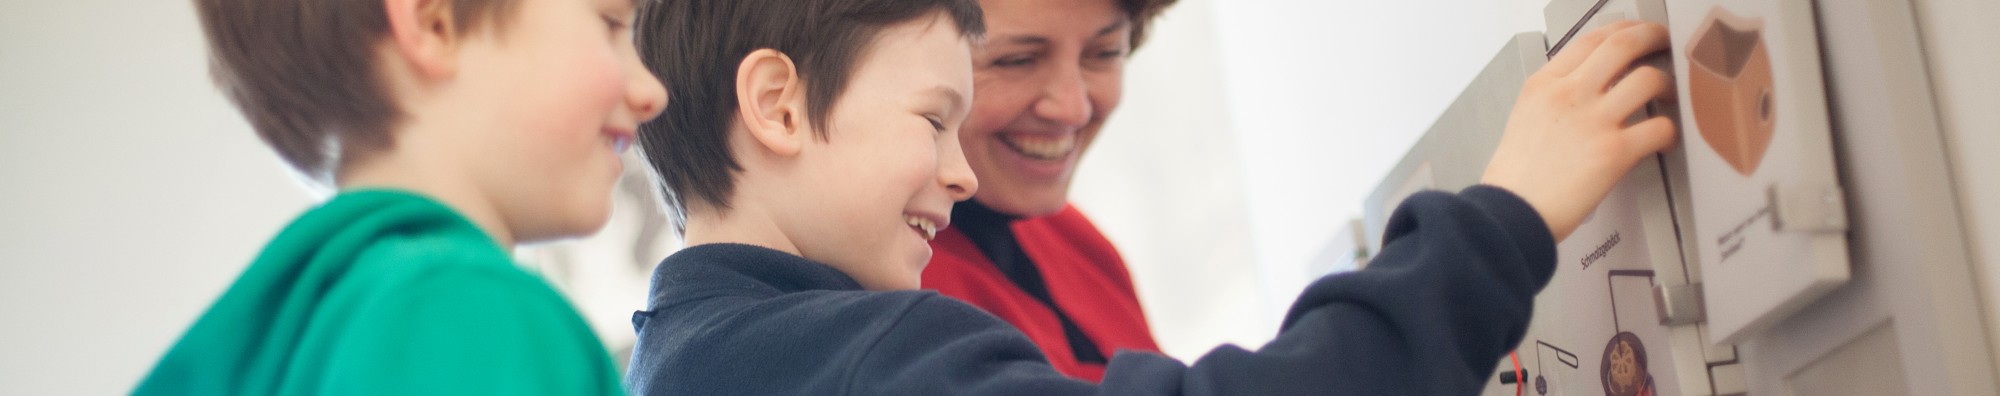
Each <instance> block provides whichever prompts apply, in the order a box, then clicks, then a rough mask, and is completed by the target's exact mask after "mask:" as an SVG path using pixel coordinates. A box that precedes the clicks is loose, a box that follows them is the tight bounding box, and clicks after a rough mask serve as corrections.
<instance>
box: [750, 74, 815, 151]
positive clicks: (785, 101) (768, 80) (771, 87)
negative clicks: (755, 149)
mask: <svg viewBox="0 0 2000 396" xmlns="http://www.w3.org/2000/svg"><path fill="white" fill-rule="evenodd" d="M802 82H803V80H801V79H800V78H799V70H798V68H797V67H796V65H794V64H792V58H791V57H789V56H785V53H783V52H778V51H777V50H773V49H769V48H765V49H759V50H756V51H752V52H750V55H749V56H745V57H744V58H743V63H742V64H741V65H738V66H737V69H736V112H737V116H738V118H740V119H741V120H742V122H743V126H744V129H747V130H749V131H750V136H751V138H753V139H756V141H757V144H758V145H760V146H763V147H764V148H765V149H767V150H771V151H772V152H773V153H776V154H778V155H783V156H791V155H796V154H798V152H799V150H800V149H802V148H804V147H805V144H806V139H811V136H812V131H810V130H809V129H808V128H806V126H805V125H804V124H805V117H806V113H805V100H804V98H805V95H803V94H804V93H805V86H804V85H803V84H801V83H802Z"/></svg>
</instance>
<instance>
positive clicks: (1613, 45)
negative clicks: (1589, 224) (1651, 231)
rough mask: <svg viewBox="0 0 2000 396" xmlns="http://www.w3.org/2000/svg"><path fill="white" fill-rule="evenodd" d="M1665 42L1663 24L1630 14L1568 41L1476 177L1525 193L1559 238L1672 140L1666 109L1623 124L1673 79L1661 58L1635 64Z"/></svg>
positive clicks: (1526, 94) (1526, 90) (1532, 79)
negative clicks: (1642, 20)
mask: <svg viewBox="0 0 2000 396" xmlns="http://www.w3.org/2000/svg"><path fill="white" fill-rule="evenodd" d="M1666 48H1667V28H1666V27H1664V26H1660V25H1659V24H1656V23H1640V22H1633V21H1623V22H1617V23H1613V24H1611V25H1609V26H1605V27H1602V28H1599V29H1597V30H1594V31H1591V32H1590V33H1588V34H1585V35H1583V36H1581V37H1578V38H1577V39H1576V40H1574V41H1571V42H1570V43H1569V45H1568V47H1567V48H1564V49H1563V51H1562V52H1561V53H1559V54H1557V55H1556V57H1555V58H1554V59H1550V60H1549V63H1548V64H1547V65H1545V66H1542V69H1541V71H1537V72H1535V75H1533V76H1529V77H1528V81H1527V84H1526V85H1525V86H1523V87H1522V89H1521V96H1520V99H1518V100H1516V101H1515V105H1514V113H1513V114H1512V115H1511V116H1510V117H1509V118H1508V119H1507V132H1506V135H1504V136H1502V137H1501V138H1500V147H1499V149H1498V150H1496V151H1494V153H1493V161H1492V162H1490V163H1488V164H1487V165H1486V175H1485V176H1484V177H1482V178H1481V180H1480V182H1482V183H1485V184H1488V185H1493V186H1497V187H1500V188H1504V189H1506V190H1508V191H1511V192H1513V193H1514V194H1515V195H1519V196H1521V198H1522V199H1525V200H1527V201H1528V204H1529V205H1531V206H1534V207H1535V210H1536V211H1538V212H1541V215H1542V220H1543V221H1546V222H1547V223H1548V226H1549V231H1550V232H1551V233H1554V234H1555V237H1556V240H1557V241H1561V240H1563V238H1567V237H1569V233H1570V232H1571V231H1575V230H1576V227H1577V225H1578V224H1580V223H1582V221H1583V217H1584V216H1585V215H1588V214H1589V213H1590V211H1591V210H1593V209H1595V208H1596V207H1597V204H1598V202H1599V201H1602V200H1604V196H1605V195H1606V194H1609V193H1610V192H1611V187H1612V186H1613V185H1615V184H1617V182H1618V179H1619V178H1621V177H1624V175H1625V173H1626V172H1628V171H1630V170H1631V169H1632V166H1633V165H1634V164H1637V163H1638V161H1639V160H1640V159H1642V158H1645V157H1646V156H1648V155H1652V154H1653V153H1656V152H1659V151H1661V150H1665V149H1666V148H1667V147H1669V146H1671V145H1672V144H1673V141H1674V139H1675V133H1674V124H1673V122H1672V121H1671V120H1668V119H1667V118H1666V117H1664V116H1655V117H1652V118H1650V119H1647V120H1645V121H1642V122H1639V123H1636V124H1631V125H1626V119H1627V118H1628V117H1630V116H1631V115H1632V114H1633V113H1635V112H1637V111H1639V110H1640V109H1641V108H1643V107H1644V106H1645V105H1646V103H1647V102H1648V101H1651V100H1653V99H1655V98H1658V97H1661V96H1662V95H1665V94H1667V93H1668V91H1669V90H1671V89H1673V86H1674V85H1673V80H1672V78H1673V77H1672V76H1669V75H1667V74H1666V73H1665V72H1662V71H1660V70H1659V69H1658V68H1654V67H1650V66H1644V67H1639V68H1637V69H1633V68H1632V63H1633V61H1635V60H1637V59H1639V58H1640V57H1642V56H1645V55H1647V54H1651V53H1654V52H1658V51H1660V50H1663V49H1666ZM1627 70H1630V73H1629V74H1628V73H1627Z"/></svg>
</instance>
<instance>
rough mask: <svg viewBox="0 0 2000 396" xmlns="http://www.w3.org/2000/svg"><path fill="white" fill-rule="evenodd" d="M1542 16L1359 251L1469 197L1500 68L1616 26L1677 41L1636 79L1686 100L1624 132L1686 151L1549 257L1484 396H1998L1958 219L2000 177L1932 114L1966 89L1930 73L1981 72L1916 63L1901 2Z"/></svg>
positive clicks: (1482, 84)
mask: <svg viewBox="0 0 2000 396" xmlns="http://www.w3.org/2000/svg"><path fill="white" fill-rule="evenodd" d="M1932 8H1949V7H1941V6H1935V5H1933V6H1932ZM1544 14H1545V15H1546V16H1547V18H1548V30H1547V32H1546V34H1545V35H1544V36H1542V38H1541V40H1537V41H1536V42H1535V43H1533V44H1526V43H1524V41H1525V40H1523V39H1522V38H1521V37H1518V36H1517V37H1516V38H1515V40H1513V41H1510V44H1509V45H1508V48H1507V49H1506V50H1503V51H1502V54H1501V56H1499V57H1496V59H1495V60H1494V62H1493V63H1492V64H1489V65H1488V68H1487V69H1486V70H1485V71H1484V72H1482V73H1481V74H1480V76H1479V78H1478V79H1476V80H1475V81H1474V82H1473V83H1472V84H1471V85H1470V86H1468V87H1467V88H1466V90H1465V92H1464V93H1463V94H1461V96H1460V98H1459V99H1458V101H1456V102H1453V103H1452V105H1451V107H1450V108H1449V109H1448V110H1447V111H1446V112H1445V113H1444V115H1443V116H1441V117H1440V118H1439V119H1437V120H1436V121H1435V123H1434V124H1433V125H1432V127H1431V128H1430V129H1429V130H1428V131H1427V132H1426V134H1425V135H1424V137H1423V138H1421V139H1420V140H1419V141H1418V142H1417V144H1416V145H1415V146H1414V147H1412V148H1411V149H1410V152H1409V153H1408V154H1406V155H1405V157H1404V158H1403V159H1402V161H1401V162H1400V163H1399V164H1398V165H1397V166H1396V167H1395V168H1394V170H1393V171H1391V172H1390V173H1389V174H1388V175H1386V176H1385V177H1384V178H1383V180H1382V181H1381V182H1380V183H1379V184H1378V187H1377V188H1376V189H1375V191H1374V193H1372V194H1371V195H1370V197H1369V199H1368V200H1367V201H1366V203H1365V205H1364V206H1365V207H1364V212H1363V213H1364V215H1363V218H1364V220H1365V221H1364V226H1363V228H1364V229H1365V230H1366V235H1367V241H1368V242H1369V243H1370V244H1374V245H1376V246H1379V244H1380V238H1381V228H1382V224H1383V222H1384V221H1386V217H1387V216H1388V214H1389V213H1390V211H1392V210H1393V209H1394V208H1395V204H1396V203H1399V202H1400V201H1401V199H1402V198H1403V197H1407V196H1408V195H1409V194H1412V193H1414V192H1416V191H1421V190H1424V189H1438V190H1447V191H1451V190H1457V189H1460V188H1463V187H1465V186H1469V185H1471V184H1473V183H1476V182H1477V181H1478V176H1479V174H1480V173H1481V172H1482V171H1483V169H1484V166H1485V162H1486V160H1487V159H1488V158H1490V156H1491V150H1492V149H1493V147H1494V144H1495V143H1496V142H1497V140H1498V138H1499V135H1500V134H1501V133H1502V132H1503V130H1504V127H1505V118H1506V114H1508V112H1509V111H1510V110H1512V106H1513V97H1514V95H1515V94H1516V93H1517V92H1514V91H1518V89H1519V85H1518V81H1517V80H1516V79H1518V78H1525V77H1526V75H1527V74H1528V73H1531V72H1532V70H1534V69H1533V68H1526V69H1521V68H1514V67H1513V65H1518V64H1523V63H1533V64H1536V65H1539V61H1534V62H1528V61H1521V62H1515V61H1512V60H1511V59H1509V54H1516V56H1518V54H1521V53H1526V52H1530V51H1528V50H1527V49H1526V48H1527V47H1531V46H1533V45H1545V46H1546V47H1544V48H1546V49H1544V50H1542V51H1543V52H1544V55H1545V56H1552V55H1554V54H1557V53H1560V52H1561V51H1562V49H1563V47H1564V46H1565V45H1566V43H1568V42H1569V41H1570V40H1573V39H1574V38H1575V36H1576V35H1579V34H1582V33H1583V32H1588V31H1590V29H1591V28H1593V27H1596V26H1602V25H1604V24H1608V23H1610V22H1612V21H1615V20H1619V19H1631V18H1638V19H1645V20H1649V21H1654V22H1659V23H1662V24H1664V25H1666V26H1668V28H1669V29H1668V30H1669V31H1670V34H1671V36H1670V37H1671V41H1672V46H1671V48H1670V49H1668V50H1667V51H1665V52H1664V53H1663V54H1660V55H1656V56H1655V57H1653V58H1651V59H1647V60H1643V61H1642V63H1644V64H1647V65H1652V66H1654V67H1659V68H1661V69H1663V70H1665V71H1668V72H1669V73H1671V74H1672V75H1674V76H1676V78H1675V80H1676V83H1677V87H1678V93H1679V95H1678V98H1677V100H1676V101H1672V102H1659V103H1653V104H1650V105H1648V106H1647V108H1646V109H1645V111H1642V112H1640V113H1639V114H1634V115H1633V117H1632V121H1634V122H1636V121H1638V120H1641V119H1644V118H1646V117H1651V116H1665V117H1669V118H1673V119H1675V120H1677V121H1678V124H1679V126H1680V128H1681V131H1682V132H1683V133H1682V136H1681V137H1682V141H1681V142H1680V143H1681V144H1679V145H1678V147H1676V148H1674V149H1673V150H1672V151H1669V152H1666V153H1662V154H1661V155H1658V156H1656V158H1654V159H1653V160H1649V161H1642V162H1641V163H1640V164H1639V165H1638V166H1637V168H1636V169H1634V170H1633V171H1632V172H1631V173H1630V174H1628V175H1627V176H1626V178H1625V179H1624V180H1622V181H1620V183H1619V184H1618V185H1617V187H1616V188H1614V190H1613V191H1612V192H1611V194H1610V195H1609V196H1608V197H1607V198H1606V200H1605V201H1604V203H1603V204H1602V205H1600V206H1599V207H1598V208H1597V209H1596V211H1595V212H1593V213H1592V214H1591V215H1590V217H1589V218H1588V219H1587V220H1586V221H1585V223H1584V224H1582V225H1581V226H1580V227H1579V228H1578V229H1577V230H1576V232H1575V233H1573V234H1572V235H1571V236H1570V237H1569V238H1568V239H1566V240H1564V241H1563V242H1562V243H1560V244H1559V245H1558V256H1559V257H1558V260H1559V261H1558V263H1557V266H1558V267H1557V271H1556V273H1555V275H1554V277H1553V279H1552V280H1551V281H1550V284H1549V286H1548V287H1547V288H1546V289H1544V290H1543V291H1542V293H1541V294H1540V295H1538V296H1537V298H1536V304H1535V317H1534V318H1533V319H1532V321H1531V324H1530V326H1529V330H1528V332H1527V334H1526V336H1525V338H1524V339H1523V340H1522V341H1521V343H1520V344H1519V346H1518V347H1517V349H1516V350H1515V353H1514V354H1512V356H1509V357H1507V358H1503V359H1502V360H1501V361H1499V362H1496V364H1495V367H1496V370H1495V376H1494V377H1495V378H1492V380H1491V382H1489V385H1488V387H1487V389H1486V391H1485V393H1484V394H1487V395H1510V394H1512V395H1550V394H1558V395H1562V394H1574V395H1597V394H1604V395H1733V394H1752V395H1820V394H1836V395H1842V394H1856V395H1860V394H1866V395H1884V394H1887V395H1899V394H1900V395H1991V394H1996V393H2000V390H1996V387H1995V384H1994V378H1995V375H1994V363H1993V361H1992V356H1993V352H1992V351H1993V348H1994V347H1995V346H1994V345H1989V343H1988V340H1989V339H1991V337H1992V333H1991V332H1990V331H1989V330H1988V329H1987V328H1986V327H1985V326H1984V324H1985V323H1986V322H1987V321H1990V320H1992V319H1993V318H1987V317H1984V316H1983V315H1982V313H1983V312H1986V311H1988V310H1982V309H1981V306H1980V301H1981V300H1980V298H1979V293H1978V292H1979V291H1978V290H1977V289H1976V286H1975V282H1974V279H1976V276H1975V275H1978V274H1979V273H1978V272H1977V271H1975V269H1976V268H1975V266H1974V258H1975V256H1973V253H1974V252H1973V251H1971V247H1972V246H1973V242H1972V241H1969V240H1968V238H1969V237H1968V233H1967V231H1966V227H1967V226H1966V224H1969V223H1968V222H1970V221H1972V220H1964V219H1965V215H1964V214H1963V213H1966V212H1967V211H1974V210H1996V209H2000V202H1983V201H1976V200H1975V201H1962V199H1963V198H1961V197H1966V196H1972V195H1969V194H1967V193H1964V192H1962V191H1960V190H1963V189H1965V188H1966V186H1962V185H1960V184H1964V183H1968V181H1972V182H1980V181H1983V180H1993V179H1996V176H1995V172H2000V170H1994V169H1974V168H1968V167H1966V166H1965V165H1964V164H1965V163H1967V162H1966V160H1965V159H1959V160H1958V163H1954V162H1953V160H1952V154H1953V153H1954V152H1958V153H1963V152H1980V151H1981V150H1968V149H1964V148H1959V147H1951V146H1949V145H1948V144H1947V143H1948V142H1951V141H1952V139H1957V140H1960V141H1963V140H1965V139H1963V138H1957V137H1953V136H1955V135H1951V134H1950V133H1952V131H1945V130H1943V129H1942V128H1941V127H1940V115H1939V113H1940V110H1939V108H1938V106H1937V105H1936V104H1935V102H1934V101H1935V100H1937V99H1935V97H1934V94H1933V93H1932V92H1933V89H1935V88H1934V87H1938V86H1949V85H1950V84H1952V83H1951V82H1949V81H1942V80H1938V79H1937V78H1938V77H1934V76H1932V75H1931V74H1929V71H1930V70H1961V69H1963V68H1958V67H1939V65H1927V64H1926V62H1933V61H1935V60H1936V59H1967V58H1973V59H1976V57H1940V56H1937V54H1926V53H1924V50H1925V48H1926V46H1925V43H1924V42H1923V41H1922V39H1921V37H1923V36H1922V35H1921V34H1920V33H1921V32H1922V31H1923V26H1922V21H1924V20H1926V19H1924V18H1923V17H1922V16H1921V15H1919V14H1918V13H1916V12H1915V11H1914V9H1913V4H1912V3H1911V2H1910V1H1908V0H1846V1H1841V0H1822V1H1817V2H1815V1H1808V0H1756V1H1714V0H1708V1H1694V0H1602V1H1598V0H1555V1H1553V2H1551V3H1550V4H1549V5H1548V7H1547V8H1546V9H1545V10H1544ZM1961 62H1962V61H1961ZM1961 74H1962V73H1961ZM1954 78H1959V79H1963V78H1965V77H1964V76H1962V75H1961V76H1958V77H1954ZM1503 88H1505V89H1504V90H1505V91H1507V92H1504V93H1503V92H1495V91H1501V90H1503ZM1961 107H1962V106H1961ZM1955 133H1957V134H1958V135H1956V136H1962V135H1964V134H1966V133H1967V132H1965V131H1962V130H1960V131H1956V132H1955ZM1973 133H1977V132H1973ZM1988 133H1991V131H1988ZM1954 150H1956V151H1954ZM1960 156H1963V154H1960ZM1974 162H1976V161H1974ZM1373 250H1374V246H1371V247H1370V249H1368V251H1369V252H1372V251H1373ZM1986 270H1987V271H1989V272H1991V271H1994V270H1995V269H1992V268H1987V269H1986ZM1989 294H1992V293H1991V292H1990V291H1989ZM1516 367H1519V369H1517V368H1516Z"/></svg>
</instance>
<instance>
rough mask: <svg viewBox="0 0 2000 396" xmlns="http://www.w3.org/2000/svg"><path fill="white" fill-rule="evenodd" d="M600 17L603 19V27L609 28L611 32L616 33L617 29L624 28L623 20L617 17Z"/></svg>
mask: <svg viewBox="0 0 2000 396" xmlns="http://www.w3.org/2000/svg"><path fill="white" fill-rule="evenodd" d="M600 17H603V18H604V26H605V27H608V28H611V31H614V32H616V31H618V30H619V29H624V28H625V20H624V19H620V18H618V17H615V16H611V15H600Z"/></svg>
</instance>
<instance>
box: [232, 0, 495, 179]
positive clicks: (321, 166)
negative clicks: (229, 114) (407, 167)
mask: <svg viewBox="0 0 2000 396" xmlns="http://www.w3.org/2000/svg"><path fill="white" fill-rule="evenodd" d="M446 1H449V2H450V7H451V17H452V21H453V22H455V23H456V24H457V25H458V26H457V30H458V32H456V33H460V34H463V33H465V32H469V31H472V29H473V28H475V27H479V26H481V25H482V24H483V23H486V22H492V23H495V24H496V26H497V25H498V24H502V23H505V21H504V17H503V16H504V15H507V14H508V11H510V10H512V9H513V8H514V5H515V3H516V2H517V1H516V0H446ZM194 3H195V9H196V11H195V12H196V13H197V14H199V15H200V16H201V26H202V32H203V33H204V34H205V35H206V36H207V39H208V49H209V73H210V75H211V77H213V78H214V79H215V83H216V85H217V86H218V87H219V88H221V89H222V92H223V94H224V95H227V96H228V97H229V99H230V101H232V102H235V104H236V107H237V108H238V109H240V110H242V111H243V115H244V117H245V118H248V119H249V121H250V128H251V129H253V130H255V131H256V132H257V137H259V138H262V139H263V140H264V143H265V144H267V145H270V146H271V149H273V150H276V151H277V152H278V157H280V158H283V159H284V160H285V162H286V163H288V164H291V166H292V168H293V169H297V170H298V171H299V172H301V173H304V174H306V175H307V176H308V177H309V178H312V179H315V180H322V181H324V180H331V178H330V177H329V176H331V175H332V174H333V173H334V172H336V171H338V170H339V165H340V164H339V163H336V162H350V161H352V160H354V159H357V158H358V157H360V156H363V155H366V154H367V153H370V152H374V151H379V150H381V149H386V148H388V147H389V146H390V144H391V143H392V142H391V140H390V137H389V129H390V127H391V126H392V124H393V123H395V122H396V120H397V119H399V118H401V117H402V109H401V108H399V107H398V106H399V105H398V104H397V103H396V101H395V98H393V97H390V95H389V87H388V86H387V84H386V83H385V82H384V81H383V78H382V75H381V72H380V71H379V70H376V69H377V68H376V61H377V59H376V56H375V52H376V49H377V48H378V47H377V45H378V44H379V43H381V41H382V38H383V37H385V36H387V35H388V33H389V21H388V14H387V11H386V10H384V9H383V5H382V2H381V1H379V0H378V1H365V0H280V1H271V0H195V1H194ZM333 145H338V146H333Z"/></svg>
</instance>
